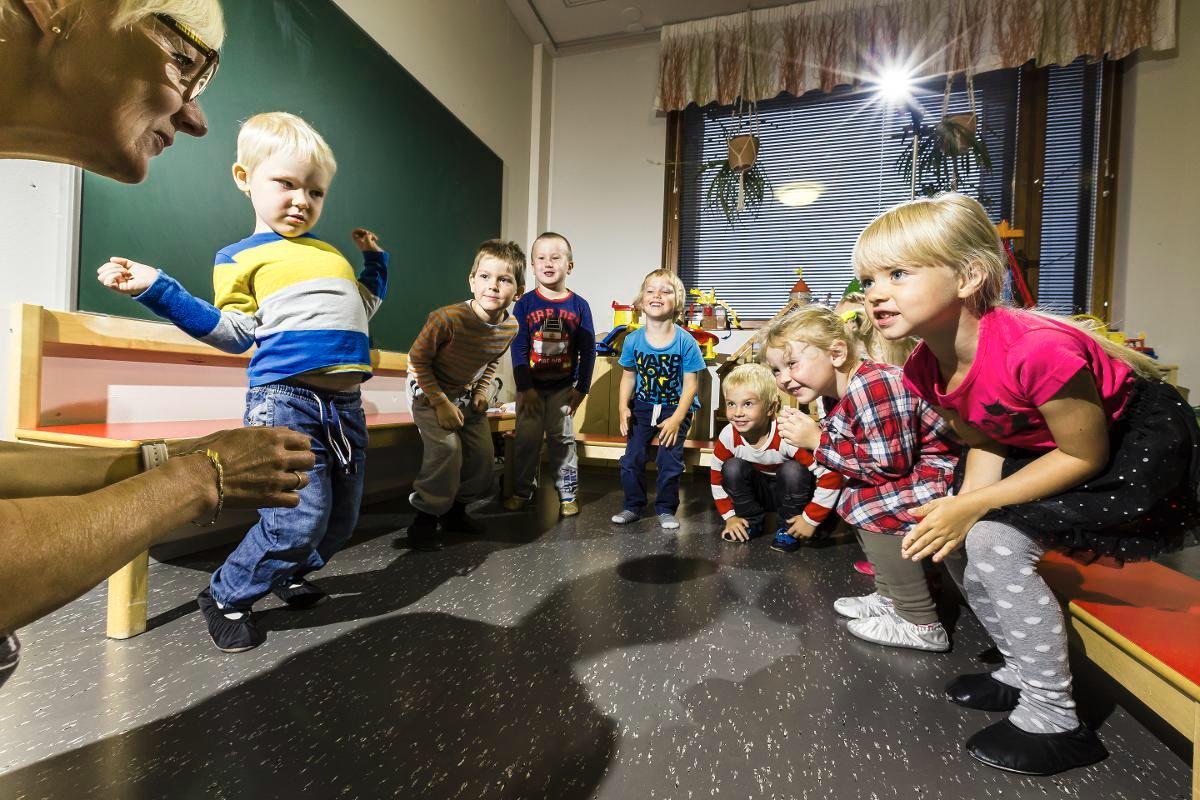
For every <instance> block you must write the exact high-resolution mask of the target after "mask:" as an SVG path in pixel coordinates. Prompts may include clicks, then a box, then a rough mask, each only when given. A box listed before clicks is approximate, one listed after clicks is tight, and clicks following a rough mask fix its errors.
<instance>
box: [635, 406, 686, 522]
mask: <svg viewBox="0 0 1200 800" xmlns="http://www.w3.org/2000/svg"><path fill="white" fill-rule="evenodd" d="M675 409H676V406H656V405H653V404H652V403H647V402H645V401H644V400H634V401H633V414H632V416H630V418H629V441H628V442H627V443H626V445H625V455H623V456H621V487H622V488H624V489H625V508H626V509H627V510H629V511H632V512H633V513H634V514H641V513H642V511H643V510H644V509H645V508H646V461H647V454H646V448H647V447H649V446H650V441H651V440H652V439H653V438H654V437H655V435H656V434H657V433H658V426H659V423H660V422H661V421H662V420H664V419H666V418H667V417H669V416H671V415H672V414H674V413H675ZM691 424H692V412H690V411H689V412H688V415H687V416H686V417H684V420H683V424H682V425H680V426H679V435H678V436H677V437H676V439H675V444H674V445H672V446H671V447H661V446H660V447H659V448H658V456H657V457H656V458H655V460H654V463H655V464H656V465H657V466H658V483H657V486H656V487H655V493H654V512H655V513H656V514H674V513H675V511H676V509H678V508H679V476H680V475H681V474H683V440H684V439H686V438H687V432H688V428H689V427H691Z"/></svg>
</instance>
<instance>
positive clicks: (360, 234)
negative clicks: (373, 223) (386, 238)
mask: <svg viewBox="0 0 1200 800" xmlns="http://www.w3.org/2000/svg"><path fill="white" fill-rule="evenodd" d="M350 236H352V237H353V238H354V244H355V245H356V246H357V247H358V249H359V250H362V251H363V252H364V253H382V252H383V248H382V247H380V246H379V237H378V236H376V235H375V234H373V233H371V231H369V230H367V229H366V228H355V229H354V230H352V231H351V232H350Z"/></svg>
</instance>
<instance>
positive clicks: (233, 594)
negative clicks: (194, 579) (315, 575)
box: [211, 383, 367, 608]
mask: <svg viewBox="0 0 1200 800" xmlns="http://www.w3.org/2000/svg"><path fill="white" fill-rule="evenodd" d="M244 424H246V425H262V426H270V425H282V426H285V427H288V428H291V429H292V430H294V431H299V432H300V433H303V434H307V435H308V436H310V437H312V448H313V454H314V455H315V456H316V457H317V465H316V467H314V468H313V471H312V472H311V473H309V476H308V477H309V480H310V483H309V484H308V486H306V487H304V488H303V489H302V490H301V491H300V504H299V505H298V506H296V507H295V508H264V509H260V510H259V512H258V522H257V523H256V524H255V525H254V527H253V528H251V529H250V530H249V532H248V533H247V534H246V535H245V537H244V538H243V539H242V541H241V543H240V544H239V545H238V546H237V548H236V549H235V550H234V551H233V552H232V553H231V554H230V555H229V558H227V559H226V560H225V563H224V564H222V565H221V566H220V567H219V568H218V569H217V571H216V572H214V573H213V576H212V582H211V589H212V595H213V597H214V598H216V600H217V602H219V603H221V604H222V605H224V606H233V607H234V608H249V607H250V606H251V605H252V604H253V603H254V601H256V600H258V599H260V598H262V597H265V596H266V595H267V594H269V593H270V591H271V589H272V587H274V586H276V585H278V584H281V583H284V582H286V581H288V580H290V579H292V578H295V577H302V576H304V575H306V574H308V573H309V572H313V571H314V570H318V569H320V568H321V567H323V566H325V564H326V563H327V562H328V561H329V559H330V558H332V557H333V554H334V553H336V552H337V551H338V550H340V549H341V547H342V545H344V544H345V543H346V541H347V540H348V539H349V538H350V535H351V534H352V533H354V526H355V525H357V524H358V507H359V503H360V502H361V501H362V492H363V476H364V467H365V463H366V450H367V426H366V417H365V415H364V414H363V410H362V399H361V396H360V394H359V392H358V391H357V390H356V391H353V392H321V391H312V390H309V389H304V388H301V387H298V386H291V385H288V384H283V383H272V384H267V385H266V386H256V387H254V388H252V389H251V390H250V391H249V392H247V393H246V416H245V419H244Z"/></svg>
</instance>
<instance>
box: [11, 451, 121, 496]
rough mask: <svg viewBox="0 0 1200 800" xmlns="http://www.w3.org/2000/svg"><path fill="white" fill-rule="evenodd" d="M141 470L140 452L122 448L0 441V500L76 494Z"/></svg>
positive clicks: (106, 484)
mask: <svg viewBox="0 0 1200 800" xmlns="http://www.w3.org/2000/svg"><path fill="white" fill-rule="evenodd" d="M140 470H141V455H140V453H139V452H138V451H137V450H136V449H134V448H131V447H126V448H111V449H110V448H86V449H84V448H67V447H45V446H42V445H32V444H16V443H13V442H0V499H5V500H16V499H19V498H23V497H47V496H60V495H80V494H87V493H88V492H94V491H96V490H97V489H101V488H103V487H105V486H108V485H110V484H113V483H116V482H117V481H121V480H124V479H125V478H128V477H131V476H133V475H136V474H137V473H138V472H139V471H140Z"/></svg>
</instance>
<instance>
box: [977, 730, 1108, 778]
mask: <svg viewBox="0 0 1200 800" xmlns="http://www.w3.org/2000/svg"><path fill="white" fill-rule="evenodd" d="M966 747H967V752H968V753H970V754H971V757H972V758H974V759H975V760H976V761H980V762H982V763H984V764H987V765H988V766H989V767H995V768H996V769H1002V770H1004V771H1005V772H1016V773H1019V774H1021V775H1055V774H1057V773H1059V772H1065V771H1066V770H1069V769H1075V768H1076V767H1086V766H1088V765H1089V764H1095V763H1097V762H1099V761H1103V760H1104V759H1106V758H1108V750H1106V749H1105V748H1104V745H1103V744H1102V743H1101V742H1100V739H1099V737H1097V736H1096V734H1094V733H1093V732H1092V731H1091V729H1090V728H1088V727H1087V726H1086V725H1080V726H1079V727H1078V728H1076V729H1075V730H1073V731H1067V732H1065V733H1027V732H1025V731H1023V730H1021V729H1020V728H1018V727H1017V726H1016V725H1013V724H1012V723H1011V722H1009V721H1008V720H1002V721H1001V722H997V723H996V724H995V725H989V726H988V727H986V728H984V729H983V730H981V731H979V732H978V733H976V734H975V735H974V736H972V737H971V738H970V739H967V745H966Z"/></svg>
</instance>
